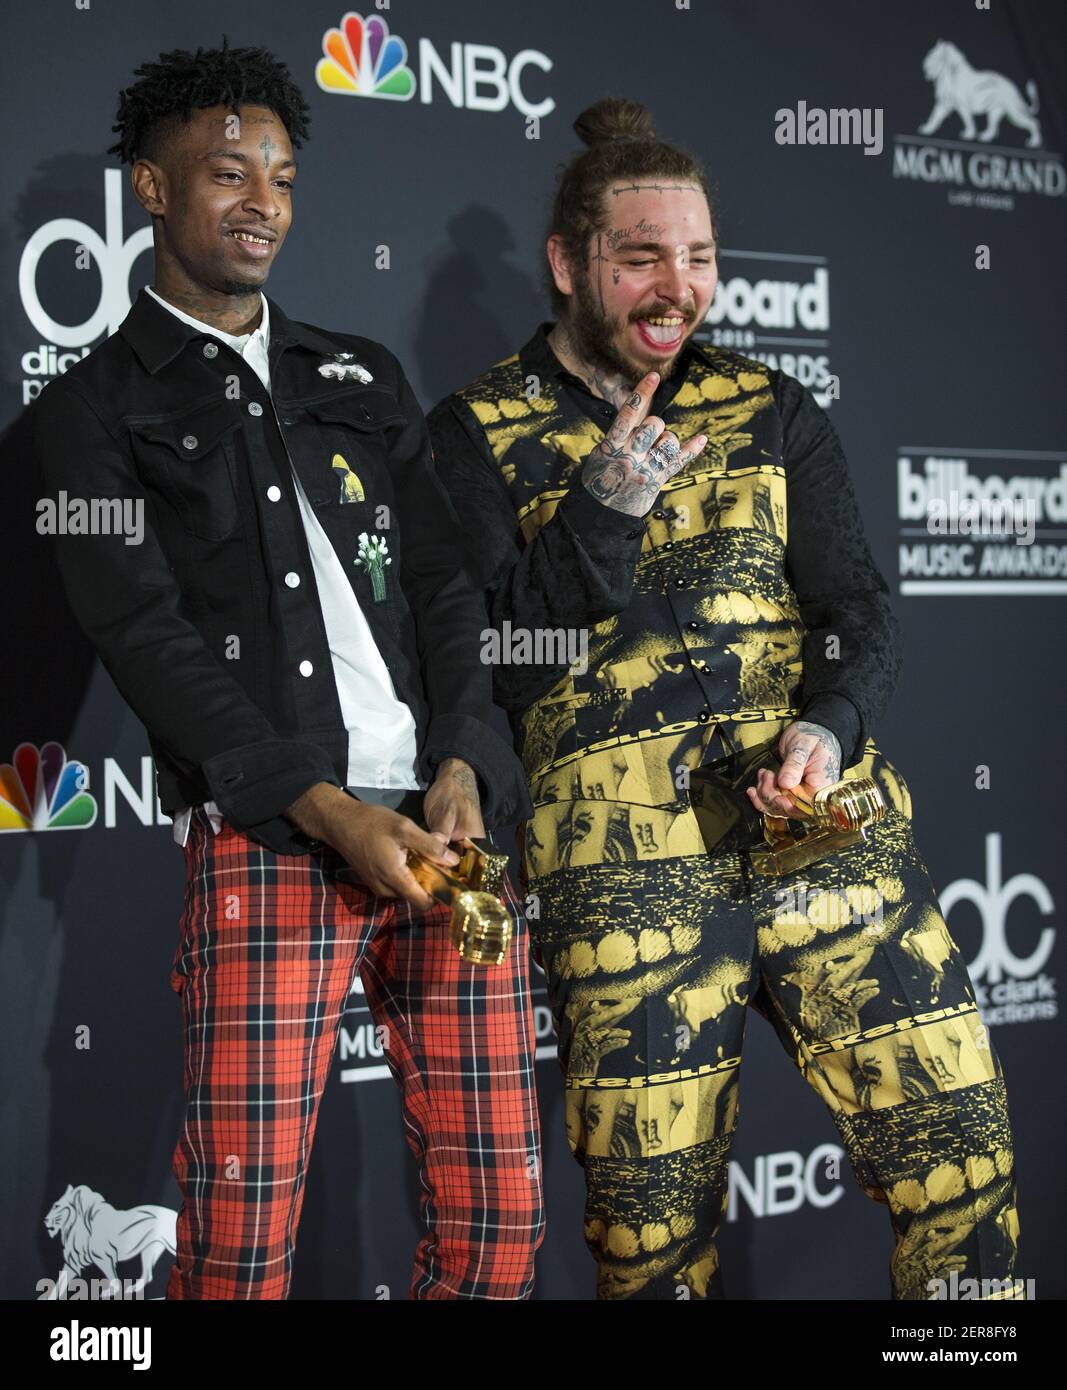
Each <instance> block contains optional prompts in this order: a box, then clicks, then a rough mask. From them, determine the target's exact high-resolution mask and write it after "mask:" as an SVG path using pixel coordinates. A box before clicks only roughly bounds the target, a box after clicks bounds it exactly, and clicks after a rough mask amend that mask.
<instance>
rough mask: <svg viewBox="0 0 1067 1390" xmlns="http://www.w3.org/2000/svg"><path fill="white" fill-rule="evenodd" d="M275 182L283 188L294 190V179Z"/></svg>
mask: <svg viewBox="0 0 1067 1390" xmlns="http://www.w3.org/2000/svg"><path fill="white" fill-rule="evenodd" d="M274 182H275V183H277V184H280V185H281V186H282V188H292V186H293V181H292V179H275V180H274Z"/></svg>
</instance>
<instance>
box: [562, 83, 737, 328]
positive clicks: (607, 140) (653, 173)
mask: <svg viewBox="0 0 1067 1390" xmlns="http://www.w3.org/2000/svg"><path fill="white" fill-rule="evenodd" d="M574 132H575V134H576V135H577V136H578V138H579V139H580V140H581V141H582V143H583V144H584V145H585V146H586V147H587V148H586V149H584V150H580V151H579V152H578V153H577V154H576V155H574V156H573V157H572V159H571V160H570V162H569V163H568V164H566V165H564V166H563V168H562V169H561V171H560V173H559V176H558V180H557V183H556V194H555V198H554V199H553V202H552V211H551V214H550V216H549V223H548V230H547V236H559V237H562V238H563V245H564V248H565V250H566V253H567V256H568V259H570V260H571V261H573V262H575V263H576V264H578V265H579V266H581V267H582V268H583V269H585V270H588V268H589V257H588V248H589V242H590V238H591V237H594V236H595V235H596V234H597V232H602V231H604V230H605V228H606V227H607V225H608V219H609V217H610V209H609V208H607V207H606V206H605V199H604V191H605V189H606V188H608V187H610V186H611V185H613V184H628V183H637V182H643V183H655V182H663V183H667V182H671V183H689V184H696V185H697V187H698V188H701V189H703V191H704V196H705V197H706V198H707V200H708V208H709V210H710V213H711V228H712V235H713V236H714V238H715V244H716V246H717V245H718V243H719V228H718V223H717V220H716V216H715V203H714V200H713V198H712V194H711V187H710V184H709V182H708V176H707V172H706V171H705V169H704V166H703V165H702V164H701V162H700V161H699V160H698V159H697V158H695V156H693V155H691V154H689V153H688V152H687V151H686V150H683V149H680V148H679V147H678V146H677V145H669V144H668V143H667V142H666V141H665V140H661V139H659V137H658V136H657V134H656V127H655V124H654V122H653V120H652V114H651V112H650V111H649V110H648V108H647V107H645V106H642V105H641V103H640V102H638V101H628V100H627V99H626V98H625V97H601V99H600V100H599V101H597V102H594V103H593V105H592V106H590V107H587V108H586V110H584V111H583V112H582V113H581V115H580V116H579V117H578V119H577V120H576V121H575V122H574ZM546 285H547V289H548V295H549V298H550V300H551V301H552V308H553V310H554V311H555V314H556V316H557V318H558V317H561V316H562V315H563V314H564V313H565V312H566V309H567V301H568V296H567V295H565V294H561V293H560V291H559V290H558V289H557V288H556V282H555V281H554V280H553V278H552V272H551V269H550V268H549V269H548V273H547V282H546Z"/></svg>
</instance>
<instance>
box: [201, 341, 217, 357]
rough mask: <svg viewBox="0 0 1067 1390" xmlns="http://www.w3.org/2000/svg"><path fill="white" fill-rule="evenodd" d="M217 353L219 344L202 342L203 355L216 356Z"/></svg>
mask: <svg viewBox="0 0 1067 1390" xmlns="http://www.w3.org/2000/svg"><path fill="white" fill-rule="evenodd" d="M218 355H219V345H218V343H205V344H204V356H205V357H218Z"/></svg>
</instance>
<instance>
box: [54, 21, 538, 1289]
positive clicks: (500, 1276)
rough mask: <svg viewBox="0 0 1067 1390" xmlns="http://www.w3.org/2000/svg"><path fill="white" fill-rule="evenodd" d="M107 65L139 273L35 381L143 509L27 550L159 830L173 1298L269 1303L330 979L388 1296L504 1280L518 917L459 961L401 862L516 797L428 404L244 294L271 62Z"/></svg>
mask: <svg viewBox="0 0 1067 1390" xmlns="http://www.w3.org/2000/svg"><path fill="white" fill-rule="evenodd" d="M136 76H137V77H138V79H139V80H138V81H137V82H135V83H134V84H133V86H131V87H130V88H128V89H127V90H126V91H125V92H124V93H123V95H122V98H121V103H120V107H119V117H118V124H117V125H116V127H115V129H116V130H117V131H118V132H119V136H120V138H119V141H118V144H117V145H116V146H115V147H114V149H115V153H117V154H118V155H119V156H120V157H121V158H122V159H123V160H124V161H126V162H128V163H130V164H131V165H132V175H131V177H132V184H133V190H134V193H135V195H136V197H137V199H138V201H139V202H140V204H141V206H142V207H143V208H144V210H145V211H146V212H147V213H148V215H149V216H150V217H151V219H152V227H153V234H154V250H155V276H154V282H153V284H152V286H151V288H150V289H148V290H146V291H142V292H141V294H140V296H139V298H138V299H137V302H136V303H135V304H134V306H133V308H132V309H131V311H130V313H129V315H128V317H127V318H126V319H125V320H124V322H123V323H122V324H121V325H120V327H119V329H118V331H117V332H116V333H115V334H114V336H113V337H111V338H110V339H109V340H108V341H107V342H105V343H103V344H102V345H101V346H99V347H97V348H96V350H95V351H93V352H92V353H90V354H89V356H88V357H86V358H85V359H84V360H83V361H81V362H79V363H78V364H77V365H76V366H75V367H74V368H73V369H72V370H71V371H69V372H67V373H66V375H65V376H63V377H61V378H59V379H58V380H57V381H55V382H54V383H53V384H51V385H50V386H49V387H48V388H47V390H45V391H44V392H42V394H41V397H40V399H39V402H38V405H37V408H36V409H37V441H38V450H39V455H40V459H41V466H42V471H43V474H44V477H45V481H46V486H47V487H48V488H49V489H50V490H57V491H58V490H59V489H67V490H68V493H69V495H74V496H79V497H89V498H92V499H98V500H100V501H102V502H109V503H110V502H113V501H114V500H116V499H118V500H119V501H120V502H121V503H122V504H124V505H125V504H126V503H129V504H132V505H133V506H135V507H137V508H139V509H143V512H144V515H145V524H144V528H143V529H144V539H143V542H142V543H141V544H139V545H136V546H133V545H126V544H125V543H124V539H123V537H122V536H121V535H114V534H112V535H67V536H64V537H62V538H60V539H59V540H58V542H57V546H58V560H59V566H60V571H61V574H62V578H63V581H64V584H65V586H66V590H67V593H68V597H69V600H70V603H71V606H72V607H73V610H74V613H75V615H76V617H77V619H78V621H79V622H80V624H81V625H82V627H83V628H84V630H85V632H86V633H87V634H88V636H89V638H90V640H91V641H92V643H93V645H94V646H95V648H96V650H97V652H98V654H99V656H100V658H101V660H102V661H103V663H104V665H105V666H106V667H107V669H108V671H109V672H110V674H111V675H112V677H113V678H114V681H115V683H116V685H117V686H118V689H119V691H120V692H121V694H122V695H123V697H124V698H125V699H126V701H127V702H128V704H129V705H130V707H131V708H132V709H133V710H134V712H135V713H136V714H137V715H138V717H139V718H140V719H141V721H142V722H143V723H144V725H145V727H146V729H147V731H148V735H149V740H150V743H151V747H152V752H153V755H154V758H155V763H156V771H157V778H158V791H159V797H160V801H161V804H162V806H163V809H164V810H165V811H166V812H167V813H169V814H170V815H172V816H173V818H174V834H175V838H176V839H177V840H178V842H179V843H180V844H181V845H182V846H183V848H184V854H185V862H186V870H187V878H186V890H185V905H184V911H183V913H182V917H181V926H180V938H179V942H178V946H177V950H176V952H175V956H174V960H173V970H172V974H171V984H172V987H173V988H174V990H175V991H176V992H177V993H178V994H179V995H180V997H181V1002H182V1010H183V1017H184V1042H185V1094H186V1112H185V1120H184V1125H183V1128H182V1132H181V1137H180V1139H179V1142H178V1145H177V1148H176V1151H175V1154H174V1171H175V1175H176V1177H177V1180H178V1183H179V1185H180V1187H181V1190H182V1194H183V1198H184V1200H183V1203H182V1207H181V1211H180V1213H179V1217H178V1244H177V1258H176V1263H175V1265H174V1267H173V1269H172V1271H171V1276H170V1282H169V1285H168V1291H167V1293H168V1297H170V1298H175V1299H197V1298H222V1299H250V1298H254V1299H279V1298H285V1297H287V1295H288V1291H289V1286H290V1279H291V1273H292V1263H293V1251H294V1244H295V1238H296V1230H297V1223H298V1221H299V1217H300V1209H301V1204H302V1201H303V1194H304V1181H305V1175H306V1172H307V1165H308V1159H309V1156H310V1151H311V1145H312V1140H313V1138H314V1133H315V1125H316V1119H317V1116H318V1110H319V1099H320V1096H321V1094H322V1090H323V1087H324V1085H325V1082H326V1078H327V1074H328V1071H329V1066H330V1060H331V1056H332V1054H333V1051H334V1045H335V1041H336V1038H337V1034H338V1029H339V1025H340V1019H341V1014H342V1011H343V1009H344V1007H345V1001H346V998H347V996H348V993H349V991H350V989H351V987H352V985H353V983H354V981H355V979H356V976H357V973H358V975H359V976H360V977H361V979H362V982H363V987H364V990H365V993H366V997H367V1003H368V1005H369V1008H370V1010H371V1013H372V1015H373V1018H374V1021H375V1023H376V1024H377V1033H378V1036H379V1038H380V1039H381V1040H382V1045H383V1047H384V1054H385V1058H386V1061H387V1062H388V1065H389V1067H390V1069H391V1071H392V1073H393V1075H394V1077H395V1078H396V1080H397V1082H398V1084H399V1086H400V1089H401V1094H402V1100H403V1108H404V1115H405V1131H406V1134H407V1136H408V1140H409V1143H410V1145H411V1147H412V1149H413V1150H414V1152H415V1155H416V1159H417V1161H418V1165H419V1176H420V1184H419V1185H420V1191H421V1194H422V1209H423V1220H424V1225H425V1234H424V1235H423V1237H422V1239H421V1240H420V1242H419V1244H418V1248H417V1251H416V1256H415V1271H414V1276H413V1280H412V1285H411V1289H410V1295H411V1297H412V1298H416V1299H468V1298H469V1299H520V1298H526V1297H528V1296H529V1294H530V1292H531V1288H532V1279H533V1257H534V1252H535V1250H536V1247H537V1245H538V1244H539V1242H540V1239H541V1234H542V1230H543V1219H542V1214H541V1194H540V1184H539V1177H538V1174H539V1170H540V1164H539V1159H538V1143H539V1135H538V1122H537V1107H536V1098H535V1094H534V1091H533V1057H534V1040H533V1020H532V1011H531V1008H530V1002H529V990H528V979H527V958H528V952H527V950H526V949H525V947H526V937H525V921H524V918H523V916H522V913H521V911H520V910H519V908H518V906H517V902H516V899H515V897H514V893H513V890H512V889H511V887H510V886H509V885H508V884H507V883H506V882H505V884H504V896H505V898H506V900H507V905H508V910H509V915H510V916H511V918H512V923H513V930H514V935H515V944H514V945H513V947H512V950H511V952H510V956H509V958H508V960H507V961H506V962H505V963H504V964H502V965H499V966H496V967H486V966H480V965H473V964H468V963H467V962H466V961H465V960H464V959H463V958H462V957H461V956H460V954H459V953H458V952H457V950H456V949H455V948H454V947H453V946H452V944H451V942H450V939H449V932H448V923H449V915H450V914H449V909H448V908H447V907H446V906H443V905H441V904H439V903H436V902H434V901H433V900H432V899H431V898H430V896H429V895H428V894H427V893H426V892H425V891H424V890H423V888H422V887H420V885H419V883H418V882H417V881H416V879H415V877H414V876H413V874H412V872H411V870H410V868H409V867H408V864H407V858H406V856H407V852H408V851H409V850H414V851H417V852H419V853H421V854H422V855H423V856H424V857H425V858H428V859H430V860H431V861H433V862H434V863H436V864H438V865H440V866H442V867H444V866H450V865H454V864H455V863H457V854H456V852H455V850H454V849H453V848H451V845H452V844H453V842H458V841H460V840H462V839H463V838H464V837H465V836H480V835H483V834H484V822H489V823H493V822H500V823H508V822H510V821H514V820H515V819H516V818H517V817H519V816H522V815H524V814H526V811H527V809H528V807H529V801H528V795H527V791H526V787H525V782H524V779H523V774H522V768H521V765H520V764H519V761H518V759H517V758H516V756H515V754H514V752H513V750H512V749H511V748H510V747H509V746H508V745H507V743H506V742H505V741H504V740H502V739H500V738H499V736H498V735H497V734H496V733H495V732H494V730H493V729H492V728H491V727H490V724H489V719H490V710H491V694H490V682H489V673H488V670H487V668H486V667H484V666H483V665H482V664H481V663H480V661H479V637H478V633H479V630H480V627H481V620H480V617H479V616H478V609H479V607H480V598H479V595H478V594H477V592H476V591H475V590H474V589H473V588H471V587H470V585H469V582H468V581H467V580H466V578H465V577H464V576H463V575H462V572H461V566H460V565H459V564H458V563H457V555H458V553H459V552H458V546H459V544H460V542H459V539H458V536H457V522H456V518H455V515H454V513H453V512H452V510H451V507H450V504H449V501H448V497H447V494H446V493H445V492H444V491H443V489H442V488H441V486H440V484H439V483H438V481H437V480H436V478H435V476H434V472H433V468H432V459H431V452H430V444H429V437H428V434H427V430H426V422H425V420H424V419H423V416H422V414H421V412H420V410H419V407H418V404H417V402H416V400H415V397H414V395H413V393H412V390H411V387H410V386H409V384H408V382H407V379H406V377H405V375H404V372H403V370H402V368H401V366H400V364H399V362H398V361H397V359H396V358H395V357H394V356H393V355H392V353H390V352H389V351H388V350H387V349H386V348H384V347H383V346H382V345H381V344H379V343H377V342H375V341H373V340H372V339H370V338H364V337H355V336H352V335H349V334H342V333H336V332H332V331H330V332H328V331H326V330H324V329H320V328H314V327H311V326H309V325H308V324H305V323H300V322H296V321H295V320H291V319H289V318H288V317H286V315H285V314H284V313H283V312H282V310H281V308H280V307H279V306H278V305H277V304H276V303H275V302H274V301H273V300H269V299H267V298H266V296H265V295H264V294H263V292H262V287H263V286H264V285H265V283H266V281H267V277H268V274H269V272H270V268H271V266H272V264H273V262H274V258H275V256H276V255H277V254H278V251H279V250H280V248H281V246H282V243H283V241H284V240H285V237H286V234H287V232H288V231H289V227H290V222H291V219H292V210H293V181H294V177H295V174H296V162H295V159H294V153H293V151H294V148H299V147H300V145H301V143H302V141H303V140H304V139H305V138H306V135H307V107H306V104H305V102H304V100H303V97H302V96H301V94H300V92H299V90H298V89H297V88H296V87H295V86H294V84H293V83H292V81H291V80H290V78H289V75H288V71H287V69H286V68H285V66H284V64H282V63H280V62H278V61H277V60H276V59H275V58H273V57H272V56H271V55H270V54H269V53H266V52H264V51H263V50H259V49H250V48H243V49H238V48H234V49H231V48H228V47H226V46H225V45H224V46H223V48H222V49H216V50H207V51H205V50H198V51H197V52H196V53H195V54H194V53H189V52H185V51H175V52H171V53H165V54H162V55H161V56H160V58H159V60H158V62H155V63H148V64H146V65H145V66H144V67H142V68H140V69H138V71H137V74H136ZM383 521H387V522H388V524H387V525H384V526H383V524H382V523H383ZM417 822H421V823H417Z"/></svg>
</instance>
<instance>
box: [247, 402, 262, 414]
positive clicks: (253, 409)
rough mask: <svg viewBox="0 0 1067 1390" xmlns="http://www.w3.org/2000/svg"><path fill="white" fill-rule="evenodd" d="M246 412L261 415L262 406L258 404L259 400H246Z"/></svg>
mask: <svg viewBox="0 0 1067 1390" xmlns="http://www.w3.org/2000/svg"><path fill="white" fill-rule="evenodd" d="M248 413H249V415H262V414H263V407H262V406H261V405H260V403H259V401H249V402H248Z"/></svg>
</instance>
